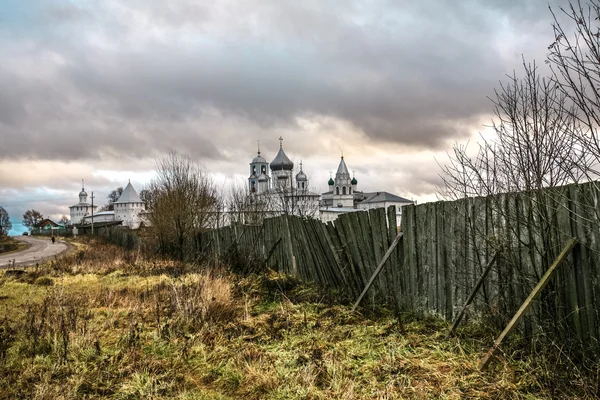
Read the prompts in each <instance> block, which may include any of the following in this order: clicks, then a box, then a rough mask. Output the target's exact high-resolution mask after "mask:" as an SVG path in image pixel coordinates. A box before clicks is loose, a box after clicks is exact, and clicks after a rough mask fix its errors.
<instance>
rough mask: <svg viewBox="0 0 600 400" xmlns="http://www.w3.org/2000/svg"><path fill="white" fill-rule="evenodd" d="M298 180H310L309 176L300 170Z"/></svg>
mask: <svg viewBox="0 0 600 400" xmlns="http://www.w3.org/2000/svg"><path fill="white" fill-rule="evenodd" d="M296 180H297V181H298V182H306V181H307V180H308V177H307V176H306V174H305V173H304V172H302V171H300V172H298V175H296Z"/></svg>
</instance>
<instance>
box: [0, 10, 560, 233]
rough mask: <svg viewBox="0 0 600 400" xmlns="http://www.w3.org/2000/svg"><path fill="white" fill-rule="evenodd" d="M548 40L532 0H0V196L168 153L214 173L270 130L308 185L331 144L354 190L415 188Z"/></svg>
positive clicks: (222, 174)
mask: <svg viewBox="0 0 600 400" xmlns="http://www.w3.org/2000/svg"><path fill="white" fill-rule="evenodd" d="M561 4H565V2H561V1H554V2H553V5H554V6H556V5H561ZM552 37H553V36H552V28H551V14H550V13H549V11H548V2H547V1H539V0H461V1H458V0H448V1H433V0H420V1H400V0H397V1H391V0H390V1H377V0H374V1H353V0H343V1H342V0H339V1H327V0H314V1H283V0H273V1H266V0H265V1H262V0H223V1H220V0H217V1H206V2H204V1H184V0H182V1H176V0H173V1H164V0H156V1H154V0H102V1H96V0H70V1H68V0H27V1H23V0H3V1H2V2H0V205H2V206H4V207H5V208H6V209H7V210H8V212H9V214H10V215H11V218H12V219H13V220H14V221H15V222H17V221H19V220H20V219H21V216H22V214H23V212H25V211H26V210H27V209H30V208H35V209H38V210H39V211H41V212H42V213H43V214H44V215H48V216H51V217H53V218H56V219H58V218H60V216H61V215H68V213H69V210H68V206H70V205H73V204H75V203H76V202H77V193H78V191H79V190H80V186H81V179H85V182H86V190H87V191H88V192H91V191H94V193H95V195H96V203H99V204H104V203H105V202H106V196H107V194H108V192H109V191H110V190H111V189H114V188H115V187H118V186H124V185H125V184H126V183H127V181H128V179H131V182H132V184H134V186H135V187H136V188H137V189H138V190H140V189H142V188H143V187H144V185H146V184H147V183H148V182H149V180H150V179H151V177H152V174H153V173H152V170H153V168H154V163H155V159H156V157H157V156H159V155H161V154H164V153H166V152H168V151H170V150H175V151H178V152H181V153H187V154H189V155H190V156H191V157H193V158H194V159H197V160H198V161H199V162H200V163H202V164H203V165H204V166H205V168H206V169H207V170H209V171H210V172H211V173H213V174H214V176H215V179H216V180H217V182H218V183H219V185H221V186H223V187H226V186H228V185H231V184H232V183H233V182H239V181H243V180H244V179H246V178H247V174H248V163H249V162H250V161H251V159H252V158H253V157H254V155H255V153H256V143H257V140H260V143H261V149H262V154H263V155H264V156H265V157H266V158H267V160H270V159H272V158H273V157H274V156H275V154H276V151H277V149H278V146H279V142H278V140H277V139H278V137H279V136H283V138H284V148H285V150H286V152H287V154H288V156H289V157H290V158H292V159H293V160H294V161H295V162H296V163H298V162H299V161H300V160H302V161H303V164H304V167H305V168H304V169H305V172H307V174H308V175H309V177H310V179H311V185H312V186H314V187H315V188H316V189H317V190H318V191H324V190H325V189H326V187H327V186H326V183H327V180H328V178H329V170H332V169H333V170H335V169H336V168H337V164H338V162H339V157H340V154H341V152H342V151H343V153H344V155H345V160H346V162H347V164H348V166H349V168H350V169H351V170H355V171H356V178H357V179H358V182H359V189H362V190H386V191H389V192H393V193H396V194H398V195H401V196H403V197H408V198H413V199H416V200H419V201H428V200H432V199H435V189H436V186H437V185H438V184H439V183H440V179H439V177H438V173H439V166H438V164H437V163H436V158H437V159H438V160H443V159H445V158H446V155H445V154H446V151H448V150H449V149H451V147H452V144H453V143H455V142H466V141H467V140H469V139H470V138H473V137H476V136H477V134H478V132H481V131H482V130H484V129H485V128H484V126H483V125H484V124H486V123H488V122H489V120H490V118H491V116H490V112H491V110H492V107H491V104H490V102H489V100H487V98H486V96H490V95H492V94H493V89H494V88H495V87H497V86H498V81H499V80H502V79H503V77H504V76H505V74H507V73H511V71H512V70H513V69H515V68H517V69H518V68H519V65H520V63H521V56H522V55H524V56H525V57H526V58H527V59H529V60H533V59H535V60H537V61H538V62H539V63H540V64H542V65H543V60H544V58H545V55H546V51H547V46H548V44H549V43H551V42H552ZM15 228H16V229H15V231H14V232H13V233H17V232H21V231H22V227H19V226H15Z"/></svg>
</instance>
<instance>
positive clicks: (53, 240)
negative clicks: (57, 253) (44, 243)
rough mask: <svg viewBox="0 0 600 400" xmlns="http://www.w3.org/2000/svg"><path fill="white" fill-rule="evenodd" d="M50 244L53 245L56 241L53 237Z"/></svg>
mask: <svg viewBox="0 0 600 400" xmlns="http://www.w3.org/2000/svg"><path fill="white" fill-rule="evenodd" d="M51 240H52V244H54V242H56V239H54V236H52V239H51Z"/></svg>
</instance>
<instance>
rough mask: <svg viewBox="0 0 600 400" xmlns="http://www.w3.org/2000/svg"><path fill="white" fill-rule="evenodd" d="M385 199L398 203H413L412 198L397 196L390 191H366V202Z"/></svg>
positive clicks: (380, 201) (376, 201) (379, 201)
mask: <svg viewBox="0 0 600 400" xmlns="http://www.w3.org/2000/svg"><path fill="white" fill-rule="evenodd" d="M384 201H392V202H396V203H412V202H413V201H412V200H408V199H405V198H404V197H400V196H396V195H395V194H392V193H388V192H373V193H365V199H364V200H363V202H365V203H382V202H384Z"/></svg>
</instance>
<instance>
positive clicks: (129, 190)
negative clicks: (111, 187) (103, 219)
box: [115, 182, 143, 204]
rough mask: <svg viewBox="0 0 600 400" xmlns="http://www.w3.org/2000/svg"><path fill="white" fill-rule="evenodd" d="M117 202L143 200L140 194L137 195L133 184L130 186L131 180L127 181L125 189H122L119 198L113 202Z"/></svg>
mask: <svg viewBox="0 0 600 400" xmlns="http://www.w3.org/2000/svg"><path fill="white" fill-rule="evenodd" d="M117 203H143V201H142V199H140V196H138V194H137V192H136V191H135V189H134V188H133V186H131V182H129V183H128V184H127V186H125V189H123V193H121V196H119V199H118V200H117V201H115V204H117Z"/></svg>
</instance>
